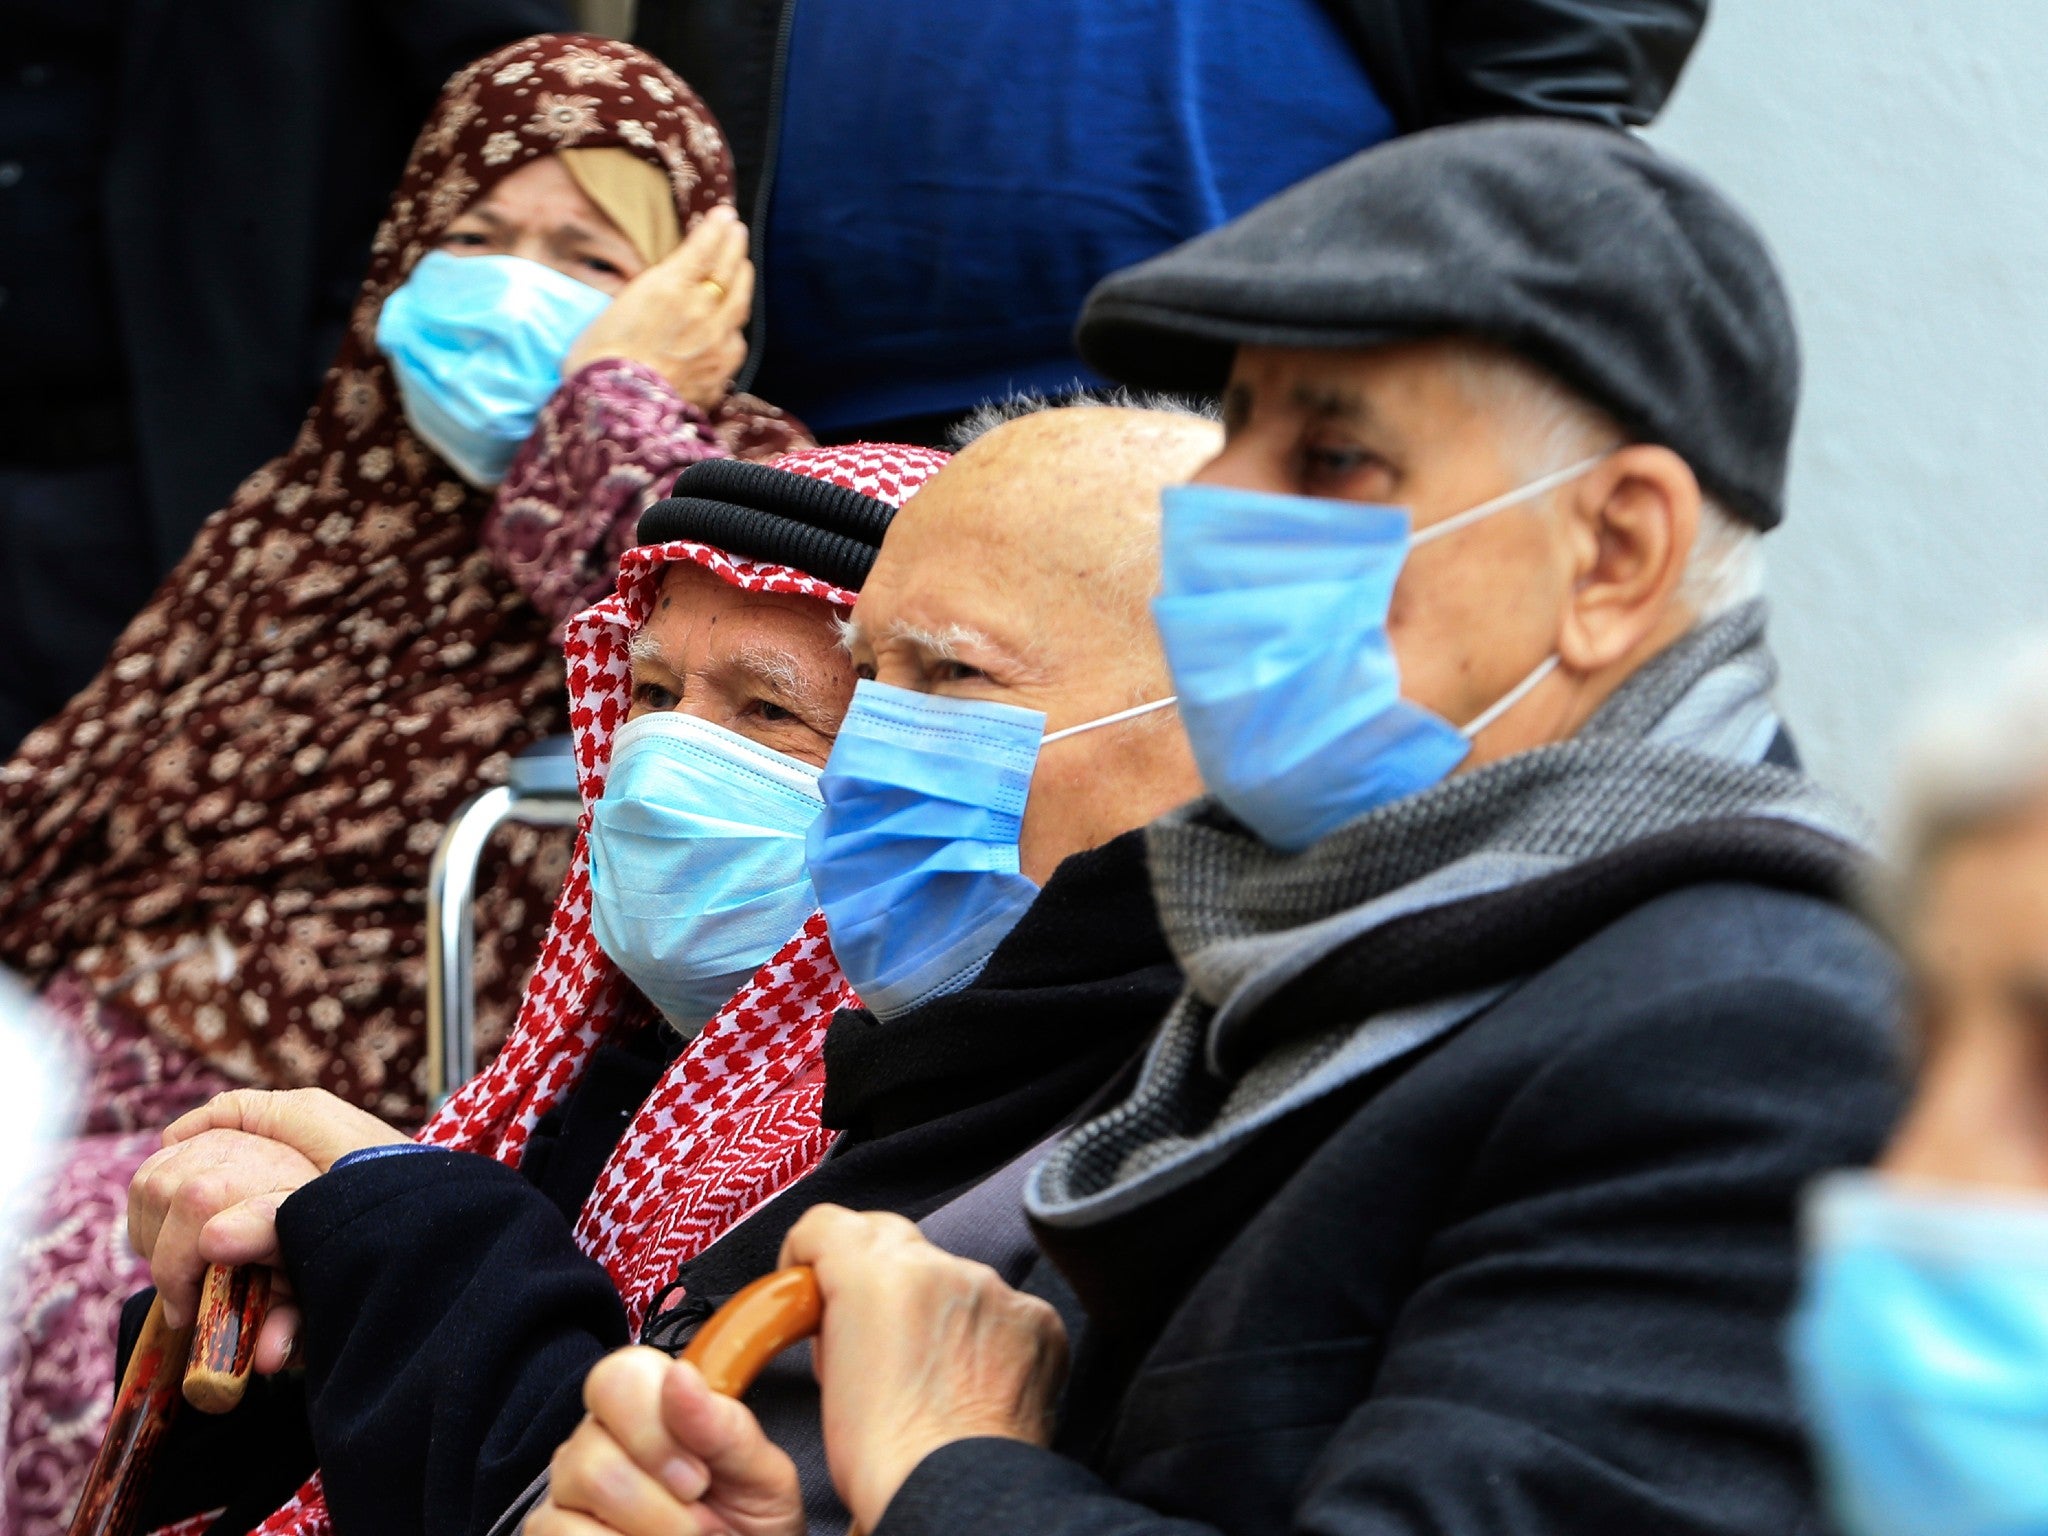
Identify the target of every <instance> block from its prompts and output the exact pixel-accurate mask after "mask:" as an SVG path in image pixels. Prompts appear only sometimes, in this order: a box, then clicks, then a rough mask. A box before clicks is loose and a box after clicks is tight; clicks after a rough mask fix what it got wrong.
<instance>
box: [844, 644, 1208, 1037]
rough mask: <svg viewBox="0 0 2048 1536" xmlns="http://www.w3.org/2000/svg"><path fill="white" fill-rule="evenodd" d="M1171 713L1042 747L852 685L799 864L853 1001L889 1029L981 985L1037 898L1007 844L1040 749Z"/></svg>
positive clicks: (1030, 735) (1023, 729)
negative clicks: (977, 981)
mask: <svg viewBox="0 0 2048 1536" xmlns="http://www.w3.org/2000/svg"><path fill="white" fill-rule="evenodd" d="M1172 703H1173V700H1172V699H1170V698H1169V699H1157V700H1154V701H1153V702H1152V703H1150V704H1140V705H1139V706H1138V707H1137V708H1135V709H1125V710H1119V711H1117V712H1116V713H1115V714H1113V715H1104V716H1103V717H1102V718H1101V719H1099V720H1090V721H1088V722H1086V723H1085V724H1082V725H1075V726H1069V727H1068V728H1067V729H1066V730H1063V731H1054V732H1053V733H1052V734H1051V735H1049V736H1048V735H1046V734H1045V715H1044V714H1043V713H1042V712H1041V711H1039V710H1035V709H1020V708H1019V707H1017V706H1016V705H1014V704H993V703H987V702H984V701H981V700H978V699H955V698H947V697H944V696H941V695H936V694H925V693H913V692H912V691H910V690H909V689H907V688H896V687H892V686H890V685H889V684H887V683H877V682H866V681H864V682H862V683H861V684H859V685H858V686H857V687H856V688H855V689H854V691H853V704H852V707H851V708H849V709H848V710H847V712H846V719H845V720H844V721H843V722H841V724H840V727H839V736H838V738H837V740H835V741H834V742H833V744H832V755H831V757H830V758H829V759H827V761H826V763H825V771H824V773H823V774H821V775H820V776H819V779H818V789H819V791H820V793H821V794H822V795H823V796H824V800H825V809H824V812H823V813H822V814H821V815H820V816H819V817H818V819H817V821H816V822H814V823H813V824H812V826H811V831H810V837H809V840H808V843H807V859H808V863H809V867H810V872H811V883H812V885H813V886H814V887H816V889H817V893H818V903H819V905H820V906H821V907H823V908H824V911H825V923H826V926H827V927H828V928H829V929H830V931H831V934H832V953H833V954H834V955H835V956H837V957H838V960H839V968H840V969H841V970H842V971H844V972H845V973H846V979H847V980H848V981H849V982H851V983H852V984H853V989H854V990H855V991H856V992H858V993H859V994H860V999H861V1002H862V1003H864V1004H865V1005H866V1006H867V1007H868V1008H869V1009H870V1010H872V1011H873V1012H874V1013H876V1014H877V1015H879V1016H880V1017H882V1018H885V1019H888V1018H896V1017H899V1016H900V1015H902V1014H905V1013H908V1012H909V1011H910V1010H911V1009H913V1008H915V1007H917V1006H918V1005H919V1004H920V1003H924V1002H928V1001H930V1000H931V999H932V998H935V997H943V996H945V995H946V994H947V993H949V992H957V991H958V990H959V989H960V988H962V987H964V986H966V985H967V984H968V983H969V982H971V981H972V980H974V978H975V977H976V976H978V975H980V974H981V969H982V967H983V966H984V965H986V964H987V963H988V957H989V956H990V955H991V954H993V953H994V952H995V948H996V946H997V945H998V944H1000V943H1001V942H1002V941H1003V937H1004V936H1005V935H1006V934H1008V933H1009V931H1010V930H1011V929H1012V928H1014V927H1016V926H1017V920H1018V919H1019V918H1021V917H1022V916H1023V915H1024V912H1025V909H1026V908H1027V907H1029V906H1030V905H1031V902H1032V900H1033V898H1034V897H1036V896H1037V894H1038V887H1037V886H1036V885H1035V884H1033V883H1032V882H1031V881H1030V880H1029V879H1027V878H1025V876H1024V875H1023V873H1022V872H1021V870H1020V868H1019V864H1018V853H1017V838H1018V835H1019V834H1020V833H1021V832H1022V830H1023V827H1024V803H1025V801H1026V800H1027V799H1028V798H1029V797H1030V794H1031V775H1032V773H1033V772H1034V771H1035V770H1036V768H1037V766H1038V753H1039V750H1040V748H1042V747H1047V746H1050V745H1051V744H1052V743H1054V742H1056V741H1059V740H1061V739H1063V738H1065V737H1068V736H1078V735H1079V734H1081V732H1083V731H1092V730H1096V729H1098V728H1100V727H1102V726H1105V725H1113V724H1115V723H1116V722H1117V721H1120V720H1128V719H1131V718H1133V717H1134V716H1137V715H1143V714H1149V713H1151V712H1152V711H1153V710H1156V709H1164V708H1166V707H1167V706H1168V705H1170V704H1172Z"/></svg>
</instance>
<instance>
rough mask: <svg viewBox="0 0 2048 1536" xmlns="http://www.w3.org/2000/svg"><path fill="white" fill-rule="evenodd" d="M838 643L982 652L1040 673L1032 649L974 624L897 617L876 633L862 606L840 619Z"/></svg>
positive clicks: (930, 654)
mask: <svg viewBox="0 0 2048 1536" xmlns="http://www.w3.org/2000/svg"><path fill="white" fill-rule="evenodd" d="M839 643H840V644H841V645H843V646H845V647H846V649H847V650H848V651H851V650H853V648H854V647H855V646H856V645H860V644H865V645H868V646H869V647H870V648H872V647H873V646H876V645H880V644H884V643H888V644H900V645H908V646H912V647H915V648H916V649H917V650H918V651H920V652H921V653H923V655H924V656H925V657H926V658H927V659H928V660H932V661H968V660H969V655H970V653H972V652H979V653H980V654H981V655H982V657H983V658H984V659H993V658H1001V659H1002V660H1003V661H1005V662H1007V663H1008V664H1009V666H1010V667H1011V668H1012V669H1013V670H1014V673H1015V675H1016V676H1018V677H1036V676H1039V675H1040V668H1039V665H1038V662H1037V659H1036V657H1035V656H1034V655H1033V654H1032V652H1031V651H1030V650H1029V649H1024V650H1019V649H1018V648H1017V647H1015V646H1008V645H1004V644H1003V643H1002V642H1000V641H999V640H997V639H996V638H995V637H994V636H993V635H990V634H989V633H987V632H986V631H985V630H979V629H976V628H975V627H974V626H973V625H971V624H945V625H941V626H938V627H936V628H933V627H930V626H927V625H923V624H912V623H910V622H909V621H908V620H905V619H895V620H892V621H891V622H890V623H888V624H885V625H883V626H882V629H881V632H880V633H879V634H875V633H871V632H870V631H869V630H868V629H867V627H866V626H865V625H863V624H862V623H861V622H860V613H859V610H855V612H854V614H853V616H852V617H851V618H846V619H841V620H840V621H839ZM970 664H971V663H970Z"/></svg>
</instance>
